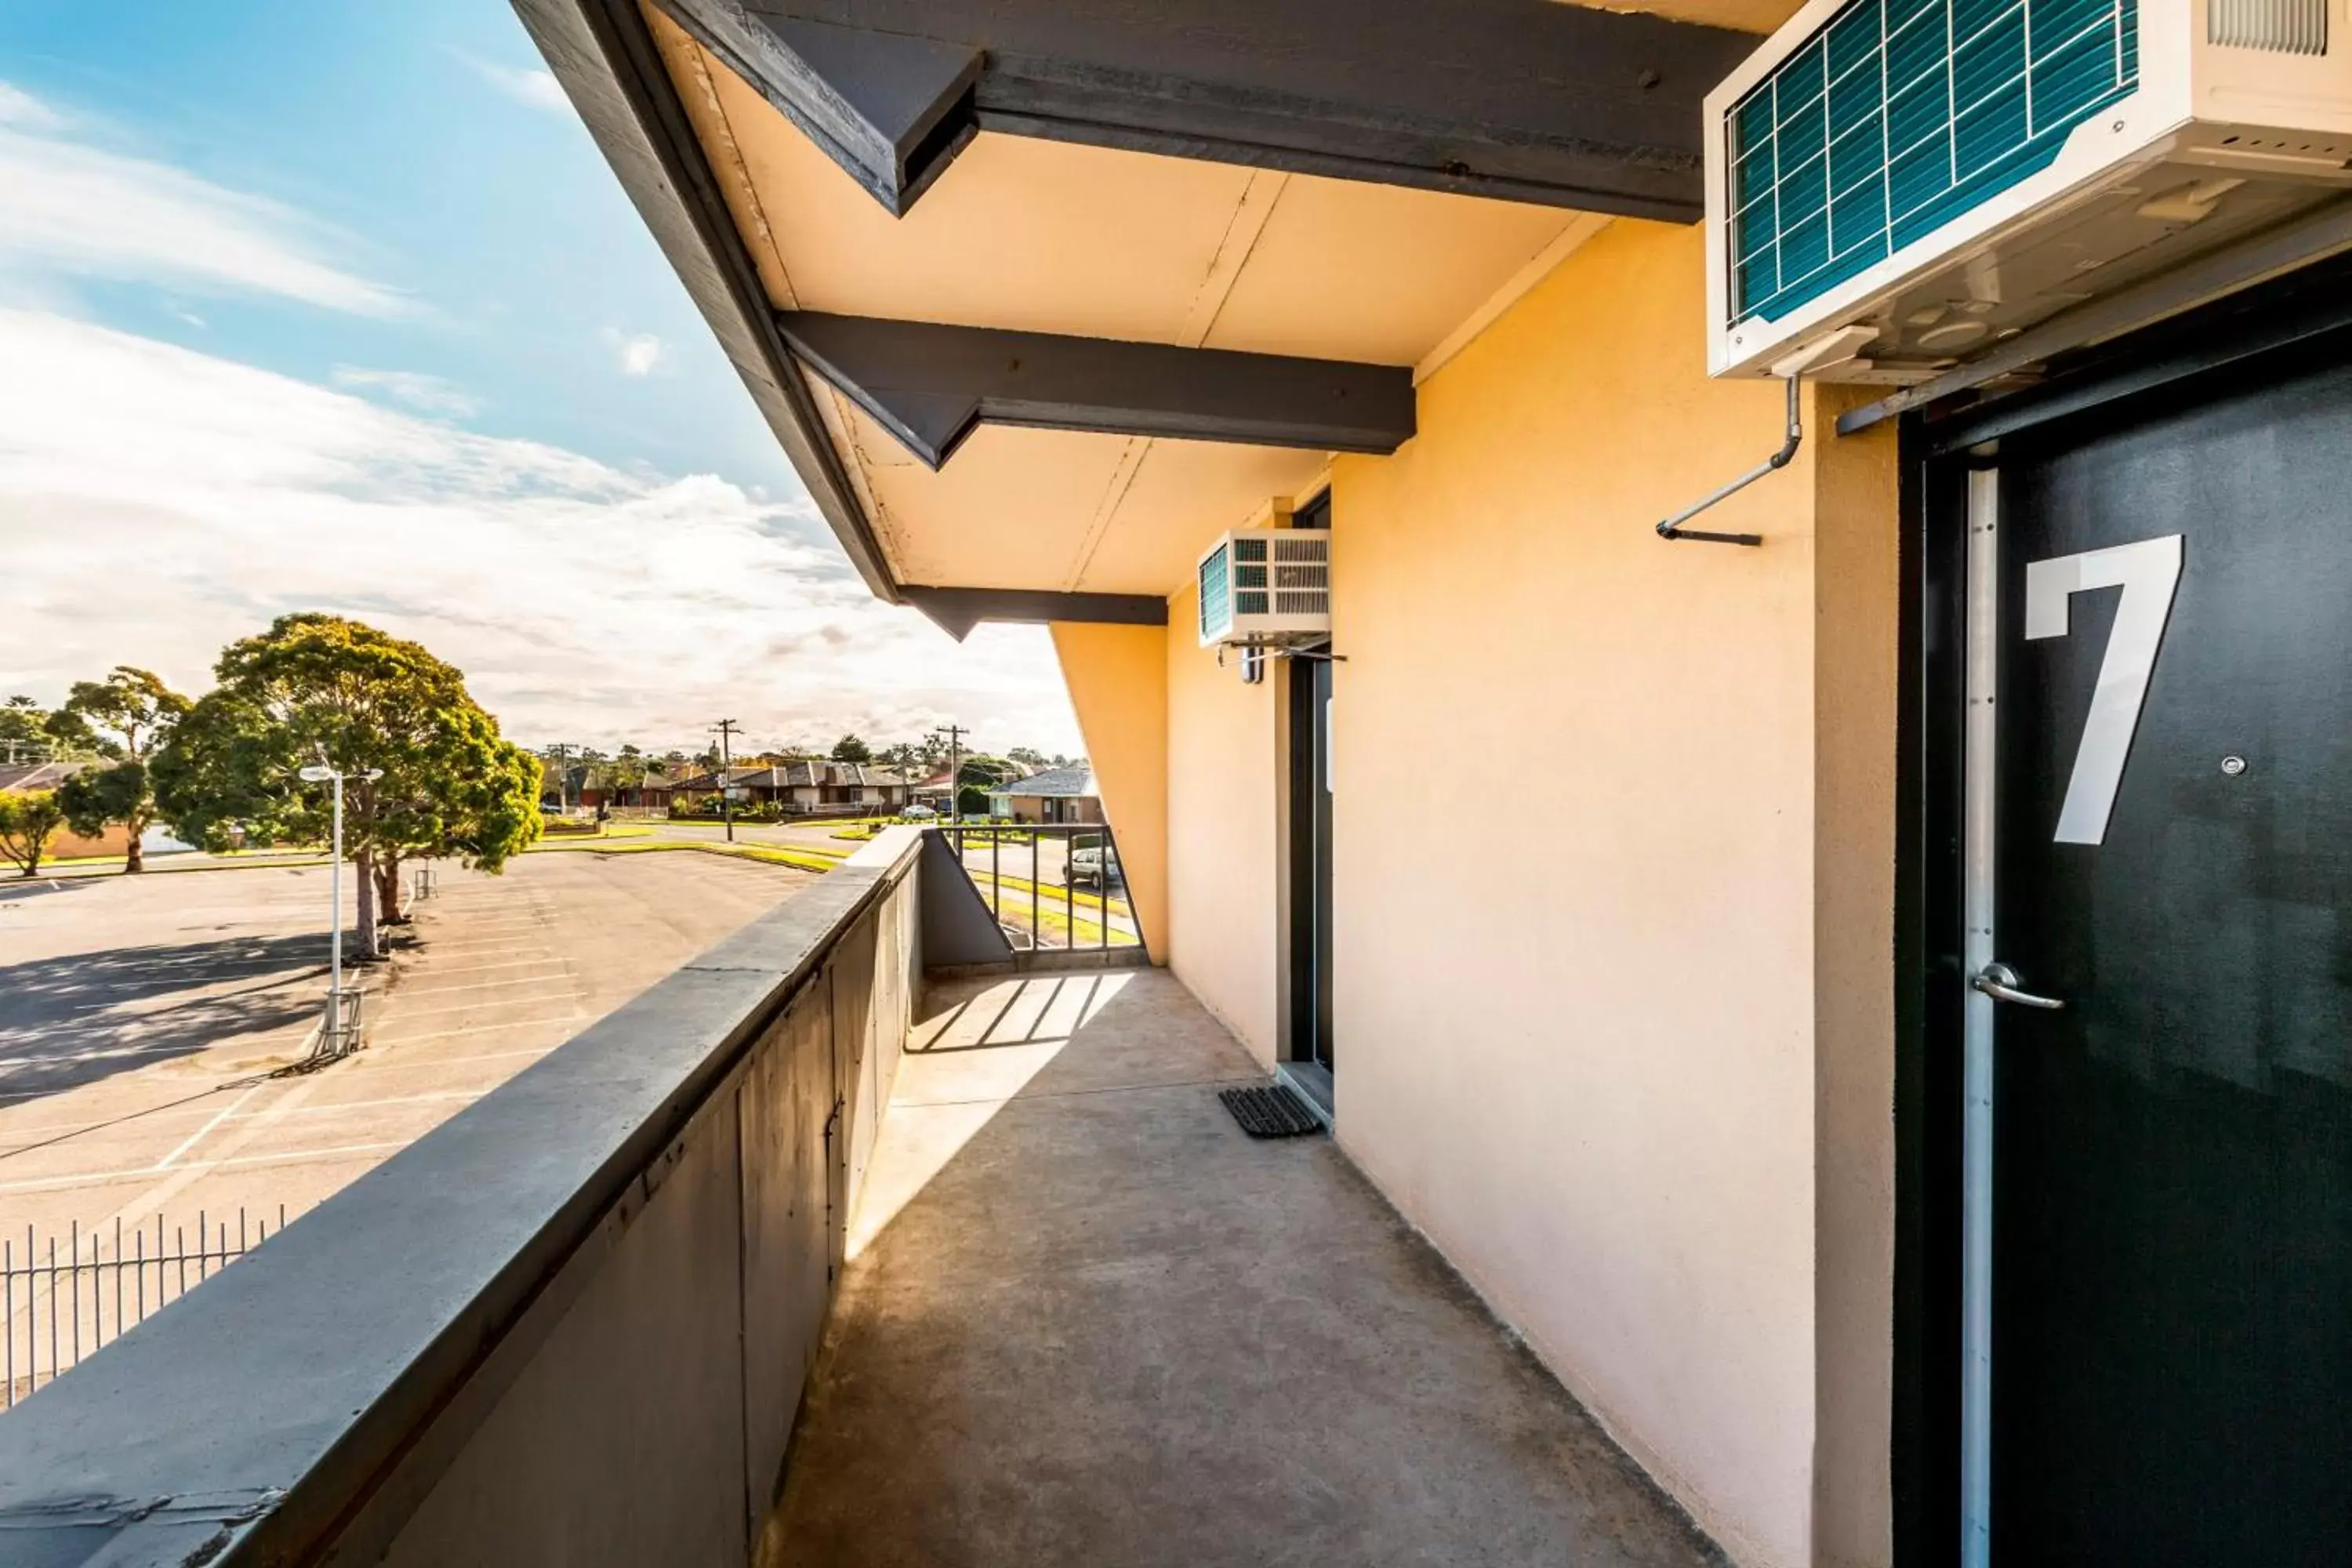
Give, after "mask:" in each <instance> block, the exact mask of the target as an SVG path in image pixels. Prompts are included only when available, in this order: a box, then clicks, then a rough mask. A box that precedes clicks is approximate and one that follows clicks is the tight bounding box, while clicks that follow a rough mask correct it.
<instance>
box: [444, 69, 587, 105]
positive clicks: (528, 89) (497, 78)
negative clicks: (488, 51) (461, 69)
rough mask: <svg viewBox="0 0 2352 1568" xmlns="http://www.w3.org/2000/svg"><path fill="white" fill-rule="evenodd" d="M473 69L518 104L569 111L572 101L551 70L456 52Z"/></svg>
mask: <svg viewBox="0 0 2352 1568" xmlns="http://www.w3.org/2000/svg"><path fill="white" fill-rule="evenodd" d="M457 58H459V59H462V60H464V61H465V62H466V63H467V65H468V66H470V67H472V68H473V70H474V73H475V74H476V75H477V76H478V77H480V78H481V79H483V80H484V81H486V82H488V83H489V84H490V85H491V86H492V87H494V88H496V89H499V91H500V92H502V93H504V94H506V95H507V96H508V97H509V98H511V99H513V100H515V101H516V102H517V103H525V104H529V105H530V107H531V108H533V109H545V110H553V111H554V112H556V113H558V114H569V113H571V112H572V100H570V99H568V98H566V97H564V96H563V87H562V83H560V82H558V81H557V80H556V79H555V74H554V73H553V72H552V71H547V70H541V69H538V68H522V67H516V66H502V65H498V64H495V63H493V62H492V61H489V60H479V59H476V58H474V57H473V56H471V55H459V56H458V57H457Z"/></svg>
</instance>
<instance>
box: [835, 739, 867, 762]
mask: <svg viewBox="0 0 2352 1568" xmlns="http://www.w3.org/2000/svg"><path fill="white" fill-rule="evenodd" d="M833 760H834V761H835V762H836V763H870V762H872V761H873V760H874V752H873V749H872V748H871V747H869V746H867V745H866V742H864V741H862V740H859V739H858V738H857V737H856V735H844V736H843V737H842V738H841V739H840V740H838V741H835V742H834V743H833Z"/></svg>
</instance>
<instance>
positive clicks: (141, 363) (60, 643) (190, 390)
mask: <svg viewBox="0 0 2352 1568" xmlns="http://www.w3.org/2000/svg"><path fill="white" fill-rule="evenodd" d="M0 364H5V365H6V366H7V367H8V374H5V375H0V534H5V556H6V562H7V576H8V580H9V602H8V612H7V614H5V615H4V616H0V691H16V690H23V691H27V692H30V693H32V694H33V695H35V696H37V697H42V698H47V699H54V698H57V697H58V696H61V695H62V694H63V691H64V689H65V687H66V685H67V683H68V682H69V681H71V680H73V679H87V678H88V677H89V676H90V675H91V674H92V672H94V671H99V670H103V669H105V668H108V667H110V666H111V665H113V664H116V663H123V662H128V663H131V664H137V665H141V666H143V667H145V668H153V669H157V670H159V671H162V672H163V673H164V674H165V675H166V676H167V677H168V678H169V679H173V680H174V681H176V682H178V683H180V684H181V685H183V686H184V687H187V688H190V689H202V688H203V687H204V686H205V684H207V678H208V674H209V671H210V668H211V665H212V661H213V659H214V658H215V657H216V655H217V653H218V650H219V648H220V647H221V646H222V645H223V644H225V643H226V642H228V641H230V640H231V639H233V638H235V637H242V636H246V635H248V634H250V633H252V632H255V631H257V630H259V629H260V628H261V627H262V626H265V625H266V624H267V623H268V620H269V619H270V618H271V617H272V616H278V615H282V614H285V613H288V612H289V611H293V610H303V609H323V610H333V611H339V612H341V613H344V614H348V615H353V616H360V617H361V618H363V619H365V620H368V621H370V622H372V623H373V624H375V625H378V626H383V627H384V628H385V629H387V630H390V631H394V632H395V633H398V634H399V635H401V636H404V637H415V638H416V639H418V640H419V641H421V642H423V643H425V645H426V646H427V647H431V648H433V649H434V651H436V653H438V654H440V655H441V656H442V657H444V658H448V659H450V660H451V661H452V662H454V663H456V664H457V665H458V666H459V667H460V668H463V669H464V670H465V671H466V672H467V680H468V683H469V685H470V686H471V687H472V689H473V691H474V693H475V695H476V696H477V697H478V698H479V699H480V700H482V701H483V703H484V704H485V705H486V706H488V707H489V708H490V709H491V710H493V711H495V712H497V713H499V715H500V717H501V719H502V721H504V723H505V725H506V728H507V730H508V732H509V733H510V734H514V735H517V736H518V737H520V738H521V739H524V740H527V741H548V740H555V739H564V740H574V741H586V742H593V743H597V744H603V745H606V746H611V745H615V744H618V743H619V742H623V741H635V742H637V743H638V744H641V745H647V746H650V747H653V748H655V749H657V750H667V748H668V747H669V746H671V745H673V744H677V745H693V744H697V743H698V742H699V738H700V736H701V732H702V730H703V728H704V726H705V725H707V724H708V723H709V721H710V720H711V719H713V718H716V717H718V716H719V715H721V714H731V715H732V716H734V717H736V718H738V719H740V720H741V721H743V723H744V725H745V727H746V730H747V732H748V734H749V737H750V739H751V742H752V743H753V744H755V745H757V744H772V743H775V742H780V741H782V740H783V739H784V738H786V737H788V736H795V735H798V736H807V737H811V738H814V737H820V736H822V737H826V738H830V737H831V736H833V735H835V734H838V733H840V732H841V731H844V730H851V729H854V730H856V731H859V732H861V733H864V734H867V735H870V736H876V737H878V738H885V739H889V738H899V737H905V738H910V739H911V738H914V737H915V736H918V735H919V734H920V733H921V732H922V731H925V730H928V729H929V728H930V727H931V726H932V725H934V724H938V723H941V722H945V721H948V720H949V719H950V718H952V719H955V720H957V721H960V722H961V723H963V724H966V725H969V726H971V727H973V728H974V729H975V730H976V731H977V732H978V733H977V739H978V741H979V742H980V743H981V744H982V745H983V746H990V747H996V748H1002V747H1004V746H1008V745H1013V744H1018V743H1021V742H1028V743H1030V744H1033V745H1036V746H1040V747H1042V748H1044V749H1045V750H1046V751H1048V752H1053V751H1075V750H1076V749H1077V748H1078V745H1079V742H1078V738H1077V733H1076V725H1075V723H1074V722H1073V721H1072V719H1071V717H1070V712H1069V707H1068V703H1067V701H1066V699H1065V698H1064V696H1063V693H1062V685H1061V680H1060V677H1059V672H1058V670H1057V669H1056V668H1055V664H1054V659H1053V654H1052V651H1051V647H1050V645H1049V643H1048V642H1047V641H1046V639H1045V635H1044V634H1043V633H1042V632H1040V631H1037V630H1035V629H1034V628H1014V627H1001V628H983V629H982V631H980V632H978V633H975V634H974V635H973V637H971V641H970V642H968V643H966V644H964V645H963V646H962V647H955V646H954V645H952V644H950V642H949V641H948V640H947V638H946V637H944V635H942V634H941V633H940V632H939V631H937V630H936V629H934V628H933V627H931V626H929V623H928V622H925V621H923V620H921V619H920V618H919V616H915V615H914V614H913V613H912V612H911V611H906V610H893V609H890V608H887V607H886V606H884V605H879V604H877V603H876V602H875V601H874V600H873V599H872V598H871V597H870V596H869V595H867V593H866V589H865V587H864V585H863V584H860V583H859V582H858V581H857V580H856V577H855V576H854V575H853V574H850V573H849V571H848V569H847V568H846V567H845V565H843V564H842V563H840V561H839V559H838V558H837V557H836V556H835V554H834V553H833V552H832V551H831V550H830V549H829V548H822V547H819V546H816V545H812V544H810V543H808V542H805V541H807V540H808V539H809V538H810V537H812V536H813V535H814V534H815V533H816V532H817V529H816V528H815V526H814V518H813V516H812V515H811V511H810V509H809V507H808V505H807V503H806V502H805V501H802V500H792V501H771V500H761V499H758V498H755V497H753V496H751V495H750V494H747V493H746V492H745V491H744V490H743V489H740V488H739V487H737V486H735V485H732V484H729V483H727V482H725V481H724V480H721V479H716V478H712V477H710V476H707V475H696V476H689V477H686V478H678V479H669V478H663V477H660V476H657V475H646V474H643V473H638V472H623V471H622V470H619V469H616V468H612V467H610V466H609V465H606V464H604V463H600V462H597V461H595V460H593V459H592V458H585V457H583V456H581V455H579V454H577V453H573V452H569V451H565V450H563V449H562V448H559V447H550V446H545V445H542V444H540V443H536V442H530V441H522V440H514V439H507V438H501V437H489V436H482V435H478V434H475V433H472V432H469V431H466V430H463V429H459V428H456V427H453V426H449V425H446V424H442V423H437V422H435V421H433V420H428V419H423V418H418V417H416V416H413V415H410V414H407V413H403V412H400V411H397V410H394V409H390V408H385V407H381V406H378V405H375V404H373V403H370V402H367V401H365V400H364V399H362V398H360V397H357V396H353V395H349V394H346V393H341V392H337V391H333V390H331V389H329V388H325V387H320V386H315V385H311V384H308V383H304V382H300V381H296V380H293V379H290V378H288V377H285V376H281V375H277V374H272V373H269V372H266V371H261V370H257V369H254V368H251V367H249V366H246V365H240V364H236V363H231V362H229V361H227V360H224V359H220V358H216V357H214V356H211V355H207V354H203V353H195V352H194V351H191V350H187V349H183V348H178V347H174V346H172V345H168V344H165V343H162V342H154V341H152V340H148V339H143V338H138V337H133V336H130V335H127V334H124V333H121V332H116V331H108V330H105V329H103V328H100V327H96V326H92V325H89V324H87V323H84V322H80V321H73V320H70V319H68V318H66V317H63V316H59V315H56V314H48V313H42V312H37V311H26V310H0ZM362 374H374V373H362ZM364 384H370V385H379V386H381V385H384V384H383V383H364ZM387 390H388V387H387Z"/></svg>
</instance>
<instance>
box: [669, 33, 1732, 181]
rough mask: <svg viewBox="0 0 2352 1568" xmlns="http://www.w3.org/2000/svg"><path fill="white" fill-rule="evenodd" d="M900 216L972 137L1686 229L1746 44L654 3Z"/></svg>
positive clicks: (1686, 36) (1642, 36)
mask: <svg viewBox="0 0 2352 1568" xmlns="http://www.w3.org/2000/svg"><path fill="white" fill-rule="evenodd" d="M656 3H657V4H659V5H661V6H662V7H663V9H665V10H666V11H667V12H668V13H669V14H670V15H671V16H674V17H676V18H677V21H678V23H679V24H680V26H684V27H685V28H686V29H687V30H688V32H690V33H692V34H693V35H695V37H697V38H698V39H699V40H700V41H701V42H702V43H703V44H704V45H705V46H706V47H709V48H710V49H711V50H712V51H713V52H715V53H717V54H718V55H719V57H720V58H722V59H724V60H725V61H726V62H727V63H728V65H729V66H730V67H731V68H733V69H735V70H736V71H737V72H739V73H740V75H742V77H743V78H744V79H745V80H747V81H749V82H750V83H751V84H752V86H754V87H755V88H757V89H759V90H760V91H761V93H762V94H763V95H765V96H766V97H767V98H768V100H770V101H771V102H772V103H774V104H775V105H776V106H777V107H778V108H779V109H780V110H782V111H783V112H784V113H785V114H786V115H788V116H790V117H791V118H792V120H793V121H794V123H796V124H798V125H800V126H802V127H803V129H804V130H806V131H807V132H809V134H810V135H811V136H812V137H814V139H815V140H816V142H818V144H819V145H820V146H822V147H824V149H825V151H826V152H827V153H830V154H831V155H832V156H833V157H834V158H835V160H836V161H838V162H839V163H841V165H842V167H844V168H845V169H846V170H848V171H849V172H850V174H853V175H854V176H856V178H857V179H858V181H859V182H860V183H861V184H864V185H865V186H866V189H868V190H869V191H872V192H873V193H874V194H875V195H876V196H877V198H878V199H880V200H881V201H882V202H883V203H884V205H887V206H888V207H889V208H890V210H891V211H892V212H894V213H896V212H901V211H903V210H904V209H905V206H906V204H907V203H908V202H910V201H912V200H913V199H914V197H915V196H916V195H919V193H920V192H921V190H922V189H923V187H924V186H925V185H926V184H929V182H930V181H931V180H933V179H936V178H937V177H938V175H939V174H940V170H941V169H942V168H944V167H945V166H946V163H947V162H948V161H949V160H950V158H952V157H953V156H954V155H955V153H956V152H957V151H958V150H959V149H960V148H961V147H962V145H963V144H964V142H966V141H968V140H969V139H970V137H971V133H972V132H975V131H996V132H1006V133H1009V134H1012V135H1017V136H1039V137H1045V138H1048V139H1051V140H1055V141H1062V142H1087V143H1091V144H1093V145H1097V146H1105V147H1122V148H1129V149H1131V150H1134V151H1139V152H1146V153H1167V154H1170V155H1172V156H1176V157H1183V158H1205V159H1210V160H1213V161H1215V162H1219V163H1243V164H1249V165H1253V166H1255V167H1260V168H1270V169H1286V170H1291V171H1294V172H1297V173H1300V174H1328V175H1332V176H1335V177H1338V178H1341V179H1352V180H1370V181H1376V182H1379V183H1381V184H1402V185H1413V186H1420V187H1423V188H1426V189H1430V190H1440V191H1454V192H1458V193H1461V194H1464V195H1484V196H1497V197H1501V198H1503V199H1506V200H1510V201H1523V202H1536V203H1542V204H1546V205H1553V206H1566V207H1577V208H1581V209H1584V210H1587V211H1591V212H1603V213H1614V214H1622V215H1625V216H1634V217H1655V218H1667V219H1673V220H1676V221H1680V222H1695V221H1696V220H1697V218H1698V217H1699V216H1701V207H1702V200H1701V189H1700V149H1701V140H1700V100H1701V99H1702V97H1703V96H1704V95H1705V94H1706V91H1707V89H1710V88H1712V87H1713V86H1714V85H1715V84H1716V83H1717V81H1719V80H1720V79H1722V78H1723V77H1725V76H1726V75H1727V74H1728V73H1729V72H1730V70H1731V69H1732V68H1733V67H1734V66H1736V65H1738V63H1739V61H1740V60H1741V59H1742V58H1745V57H1746V56H1747V55H1748V52H1749V51H1751V50H1752V49H1754V48H1755V47H1756V46H1757V44H1758V43H1759V39H1758V38H1756V37H1754V36H1753V35H1750V34H1747V33H1738V32H1732V31H1730V30H1727V29H1726V28H1721V27H1706V26H1697V25H1696V24H1693V23H1687V22H1674V21H1668V20H1666V19H1664V18H1663V17H1659V16H1646V15H1638V14H1629V13H1622V12H1615V11H1605V10H1601V9H1599V8H1596V7H1593V6H1588V5H1562V4H1559V3H1558V0H1449V3H1446V4H1433V3H1432V0H1167V3H1166V4H1163V5H1137V4H1135V3H1134V0H656Z"/></svg>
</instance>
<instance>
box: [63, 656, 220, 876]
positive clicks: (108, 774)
mask: <svg viewBox="0 0 2352 1568" xmlns="http://www.w3.org/2000/svg"><path fill="white" fill-rule="evenodd" d="M188 708H189V702H188V700H187V699H186V698H184V697H183V696H181V695H180V694H179V693H178V692H176V691H174V690H173V689H171V688H170V687H168V686H166V685H164V684H163V679H162V678H160V677H159V676H157V675H156V674H155V672H154V671H152V670H148V669H139V668H134V667H132V666H131V665H127V664H118V665H116V666H115V667H114V668H113V670H112V671H111V672H110V674H109V675H108V676H107V678H106V679H103V680H77V681H75V682H74V684H73V689H72V690H71V691H70V692H68V694H67V696H66V700H65V706H64V707H63V708H60V709H59V710H58V715H57V716H58V719H59V720H61V721H62V720H71V721H78V722H79V723H80V724H82V725H83V726H85V727H86V728H87V730H88V731H89V734H90V735H91V736H92V737H93V738H94V741H95V743H96V745H97V748H98V750H99V752H100V754H101V755H104V756H108V757H112V758H118V759H120V761H118V762H116V763H115V765H114V766H112V767H108V768H85V769H83V770H82V771H81V772H80V773H76V774H75V775H74V776H73V777H72V778H70V779H68V780H67V781H66V782H65V784H63V785H62V786H61V787H60V788H59V789H58V805H59V806H60V807H62V808H63V809H64V811H65V814H66V821H67V822H68V825H70V826H72V828H73V830H74V831H75V832H76V833H79V834H81V835H83V836H84V837H90V838H95V837H98V836H99V835H100V834H101V833H103V832H105V831H106V829H107V826H108V825H109V824H110V823H117V822H119V823H121V824H122V826H123V828H124V830H125V831H126V832H127V833H128V834H129V836H130V843H129V845H128V847H126V848H125V849H124V851H123V858H122V868H123V869H124V870H125V871H138V870H140V869H141V868H142V867H143V866H144V865H145V858H144V851H143V849H142V847H141V843H140V840H141V839H142V837H144V835H145V834H146V832H147V827H148V825H149V824H150V823H152V822H153V821H154V820H155V816H156V811H155V796H154V793H153V790H152V787H151V781H150V779H149V777H148V773H147V767H146V762H147V759H148V758H149V757H151V756H152V755H154V753H155V752H156V751H157V749H158V748H160V747H161V746H163V745H164V744H166V743H167V742H169V741H170V738H171V734H172V731H173V727H174V726H176V725H177V724H178V723H179V721H181V720H182V719H183V718H185V717H186V716H187V712H188Z"/></svg>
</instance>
